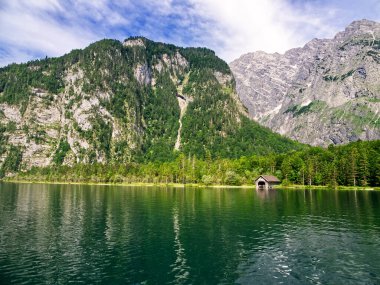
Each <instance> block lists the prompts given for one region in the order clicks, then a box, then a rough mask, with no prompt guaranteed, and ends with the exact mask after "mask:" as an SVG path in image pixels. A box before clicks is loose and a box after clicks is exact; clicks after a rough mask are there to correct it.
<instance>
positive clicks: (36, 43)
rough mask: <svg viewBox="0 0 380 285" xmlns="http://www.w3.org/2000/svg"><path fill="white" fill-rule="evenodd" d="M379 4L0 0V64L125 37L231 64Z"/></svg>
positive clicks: (341, 23) (320, 32)
mask: <svg viewBox="0 0 380 285" xmlns="http://www.w3.org/2000/svg"><path fill="white" fill-rule="evenodd" d="M379 9H380V4H379V2H378V0H363V1H360V3H358V2H356V1H355V0H347V1H345V2H344V5H342V2H341V0H331V1H327V0H264V1H263V0H223V1H220V0H183V1H181V0H139V1H134V0H92V1H88V0H12V1H7V0H0V66H1V65H5V64H7V63H10V62H21V61H25V59H32V58H34V57H36V56H37V57H39V56H45V55H48V56H58V55H62V54H64V53H67V52H69V51H70V50H71V49H74V48H83V47H85V46H87V45H88V44H89V43H91V42H94V41H96V40H99V39H102V38H117V39H124V38H125V37H128V36H129V35H143V36H146V37H148V38H151V39H153V40H157V41H163V42H170V43H174V44H177V45H184V46H206V47H209V48H211V49H213V50H215V51H216V53H217V54H218V55H219V56H220V57H221V58H223V59H225V60H227V61H231V60H233V59H236V58H237V57H239V56H240V55H242V54H244V53H247V52H252V51H256V50H264V51H266V52H284V51H286V50H288V49H290V48H294V47H298V46H302V45H304V44H305V43H306V42H307V41H309V40H311V39H312V38H314V37H319V38H321V37H322V38H324V37H332V36H333V35H334V34H335V33H336V32H337V31H339V30H341V29H343V28H344V27H345V26H346V25H347V24H349V22H350V21H352V20H356V19H360V18H371V17H370V16H369V17H368V15H372V19H374V20H379V16H378V15H379V13H378V12H379Z"/></svg>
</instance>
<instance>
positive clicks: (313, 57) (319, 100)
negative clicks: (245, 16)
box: [230, 20, 380, 146]
mask: <svg viewBox="0 0 380 285" xmlns="http://www.w3.org/2000/svg"><path fill="white" fill-rule="evenodd" d="M230 67H231V70H232V72H233V73H234V76H235V78H236V85H237V92H238V94H239V97H240V99H241V100H242V102H243V103H244V104H245V105H246V106H247V108H248V110H249V114H250V117H251V118H253V119H255V120H257V121H258V122H260V123H261V124H263V125H265V126H267V127H269V128H271V129H272V130H273V131H276V132H278V133H280V134H283V135H286V136H288V137H290V138H292V139H296V140H298V141H301V142H304V143H308V144H311V145H322V146H326V145H329V144H331V143H332V144H342V143H347V142H350V141H357V140H359V139H361V140H373V139H380V120H379V117H380V24H379V23H376V22H371V21H367V20H362V21H356V22H353V23H352V24H351V25H349V26H348V27H347V28H346V30H345V31H344V32H340V33H338V34H337V35H336V36H335V37H334V39H331V40H318V39H314V40H312V41H311V42H309V43H308V44H306V45H305V46H304V47H303V48H296V49H292V50H289V51H288V52H286V53H285V54H283V55H281V54H277V53H276V54H267V53H264V52H255V53H250V54H246V55H243V56H242V57H240V58H239V59H237V60H235V61H233V62H232V63H231V64H230Z"/></svg>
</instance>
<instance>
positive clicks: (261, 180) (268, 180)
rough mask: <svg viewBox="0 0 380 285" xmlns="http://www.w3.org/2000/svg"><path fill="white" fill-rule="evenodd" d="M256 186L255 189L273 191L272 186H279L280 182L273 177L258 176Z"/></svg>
mask: <svg viewBox="0 0 380 285" xmlns="http://www.w3.org/2000/svg"><path fill="white" fill-rule="evenodd" d="M255 184H256V189H263V190H264V189H265V190H269V189H273V186H274V185H278V184H280V180H279V179H278V178H277V177H276V176H273V175H260V176H259V177H258V178H256V180H255Z"/></svg>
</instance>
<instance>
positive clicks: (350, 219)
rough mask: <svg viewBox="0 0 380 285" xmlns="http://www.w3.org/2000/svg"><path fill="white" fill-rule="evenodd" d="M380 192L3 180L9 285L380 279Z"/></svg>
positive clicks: (2, 240)
mask: <svg viewBox="0 0 380 285" xmlns="http://www.w3.org/2000/svg"><path fill="white" fill-rule="evenodd" d="M379 246H380V192H355V191H326V190H269V191H268V190H264V191H262V190H258V191H256V190H253V189H198V188H197V189H191V188H190V189H189V188H186V189H172V188H154V187H152V188H145V187H114V186H80V185H37V184H33V185H32V184H0V281H1V282H0V283H1V284H11V283H15V284H23V283H28V284H66V283H68V282H73V283H85V284H94V283H96V284H99V283H100V284H232V283H238V284H280V283H285V284H380V263H379V262H378V261H379V260H380V251H379V250H378V248H379Z"/></svg>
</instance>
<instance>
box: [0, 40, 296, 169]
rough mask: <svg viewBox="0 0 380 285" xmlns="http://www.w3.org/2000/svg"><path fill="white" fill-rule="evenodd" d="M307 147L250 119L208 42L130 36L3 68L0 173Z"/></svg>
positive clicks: (0, 80) (0, 72)
mask: <svg viewBox="0 0 380 285" xmlns="http://www.w3.org/2000/svg"><path fill="white" fill-rule="evenodd" d="M300 146H301V145H300V144H298V143H296V142H294V141H291V140H289V139H286V138H284V137H282V136H280V135H277V134H274V133H273V132H271V131H270V130H269V129H267V128H264V127H261V126H260V125H258V124H257V123H255V122H252V121H251V120H250V119H249V118H248V116H247V113H246V110H245V108H244V107H243V105H242V104H241V102H240V101H239V99H238V96H237V95H236V90H235V81H234V78H233V76H232V73H231V71H230V69H229V67H228V65H227V64H226V63H225V62H224V61H222V60H221V59H219V58H218V57H216V56H215V54H214V52H213V51H211V50H208V49H205V48H180V47H176V46H174V45H168V44H164V43H157V42H153V41H150V40H148V39H146V38H141V37H132V38H129V39H127V40H125V41H124V42H120V41H116V40H102V41H99V42H96V43H94V44H91V45H90V46H88V47H87V48H85V49H84V50H74V51H72V52H70V53H69V54H66V55H64V56H62V57H58V58H46V59H43V60H37V61H31V62H28V63H26V64H12V65H9V66H7V67H4V68H1V69H0V167H1V168H0V169H1V171H2V173H3V175H4V174H7V173H12V172H15V171H17V170H18V169H21V170H26V169H30V168H31V167H33V166H36V167H44V166H51V165H62V164H64V165H73V164H75V163H91V164H92V163H103V164H106V163H125V162H133V161H137V162H149V161H169V160H172V159H174V158H175V157H176V155H178V153H179V152H182V153H184V154H186V155H188V156H196V157H198V158H202V157H221V158H222V157H231V158H232V157H240V156H242V155H249V154H265V153H270V152H277V153H279V152H284V151H288V150H291V149H297V148H300Z"/></svg>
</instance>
